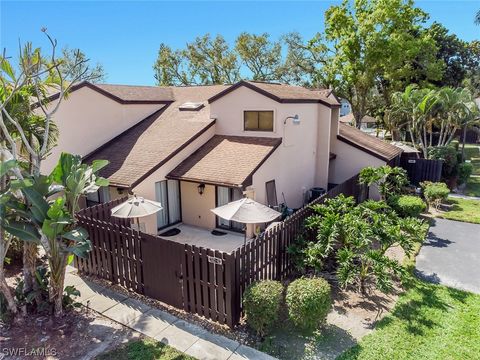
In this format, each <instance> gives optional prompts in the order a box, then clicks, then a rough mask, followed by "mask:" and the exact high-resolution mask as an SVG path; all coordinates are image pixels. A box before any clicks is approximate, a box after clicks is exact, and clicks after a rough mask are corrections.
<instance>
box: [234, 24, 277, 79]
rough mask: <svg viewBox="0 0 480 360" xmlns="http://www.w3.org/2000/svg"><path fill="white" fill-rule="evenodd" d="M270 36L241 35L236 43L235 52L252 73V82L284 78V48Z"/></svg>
mask: <svg viewBox="0 0 480 360" xmlns="http://www.w3.org/2000/svg"><path fill="white" fill-rule="evenodd" d="M269 37H270V36H269V34H267V33H264V34H261V35H255V34H249V33H246V32H243V33H241V34H240V35H239V36H238V37H237V40H236V42H235V50H236V51H237V53H238V55H239V56H240V59H241V60H242V62H243V63H244V64H245V65H246V66H247V68H248V69H249V70H250V72H251V73H252V76H251V78H252V80H260V81H272V80H279V79H280V78H281V77H282V73H281V71H282V69H283V67H282V54H281V52H282V46H281V44H280V42H278V41H274V42H272V41H270V39H269Z"/></svg>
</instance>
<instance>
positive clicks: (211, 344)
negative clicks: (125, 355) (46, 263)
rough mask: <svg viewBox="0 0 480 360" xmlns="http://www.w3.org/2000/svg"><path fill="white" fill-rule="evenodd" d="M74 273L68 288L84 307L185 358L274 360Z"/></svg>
mask: <svg viewBox="0 0 480 360" xmlns="http://www.w3.org/2000/svg"><path fill="white" fill-rule="evenodd" d="M75 272H76V270H75V269H74V268H71V267H69V269H68V272H67V275H66V278H65V286H67V285H73V286H75V287H76V288H77V289H78V290H79V291H80V294H81V295H80V298H79V299H78V301H79V302H80V303H82V304H83V305H84V306H87V307H88V308H90V309H92V310H94V311H96V312H98V313H100V314H102V315H103V316H105V317H107V318H109V319H111V320H114V321H116V322H118V323H120V324H122V325H125V326H127V327H129V328H131V329H133V330H136V331H138V332H140V333H142V334H144V335H146V336H148V337H151V338H153V339H155V340H157V341H161V342H162V343H164V344H168V345H169V346H171V347H174V348H175V349H177V350H179V351H181V352H184V353H185V354H188V355H190V356H193V357H195V358H197V359H201V360H203V359H205V360H207V359H208V360H210V359H212V360H245V359H258V360H275V358H273V357H271V356H269V355H267V354H265V353H262V352H260V351H258V350H255V349H253V348H251V347H248V346H245V345H241V344H239V343H238V342H237V341H234V340H231V339H228V338H226V337H224V336H221V335H217V334H213V333H211V332H209V331H207V330H205V329H203V328H202V327H200V326H197V325H194V324H191V323H189V322H187V321H185V320H181V319H179V318H177V317H176V316H173V315H171V314H169V313H167V312H165V311H161V310H159V309H156V308H153V307H151V306H148V305H146V304H144V303H142V302H141V301H138V300H137V299H133V298H129V297H128V296H126V295H124V294H120V293H117V292H114V291H112V290H110V289H107V288H105V287H102V286H100V285H98V284H95V283H92V282H90V281H86V280H83V279H82V278H80V277H79V276H78V275H76V274H75Z"/></svg>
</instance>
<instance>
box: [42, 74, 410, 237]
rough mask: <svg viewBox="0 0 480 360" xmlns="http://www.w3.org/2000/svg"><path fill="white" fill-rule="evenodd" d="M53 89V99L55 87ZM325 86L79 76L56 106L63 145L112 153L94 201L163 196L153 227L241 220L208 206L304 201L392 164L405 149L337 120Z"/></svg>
mask: <svg viewBox="0 0 480 360" xmlns="http://www.w3.org/2000/svg"><path fill="white" fill-rule="evenodd" d="M52 100H55V99H54V98H53V99H52ZM339 110H340V103H339V101H338V99H337V98H336V97H335V96H334V95H333V94H332V92H331V91H330V90H311V89H306V88H303V87H299V86H291V85H285V84H277V83H265V82H253V81H240V82H238V83H236V84H233V85H211V86H182V87H153V86H152V87H148V86H123V85H98V84H90V83H88V82H84V83H81V84H78V85H76V86H75V87H74V89H73V90H72V92H71V93H70V95H69V97H68V99H66V100H65V102H64V103H63V104H62V106H61V107H60V110H59V111H58V112H57V113H56V116H55V121H56V123H57V125H58V127H59V132H60V137H59V143H58V147H56V148H55V149H53V151H52V153H51V155H50V156H49V158H47V160H46V161H45V162H44V163H43V169H42V170H43V171H45V172H48V171H49V170H51V169H52V168H53V166H54V164H55V161H56V159H57V158H58V155H59V153H60V152H61V151H68V152H72V153H76V154H79V155H81V156H82V157H84V160H85V161H87V162H90V161H92V160H95V159H107V160H109V161H110V164H109V165H108V166H107V167H105V168H104V169H102V171H101V175H102V176H104V177H106V178H108V179H109V180H110V186H109V187H108V189H103V190H102V191H100V192H99V193H98V194H92V195H90V196H89V197H88V199H87V202H88V203H89V204H92V203H96V202H106V201H109V200H113V199H116V198H118V197H123V196H125V195H126V194H127V193H129V192H133V193H135V194H137V195H138V196H143V197H145V198H148V199H155V200H157V201H159V202H161V203H162V204H163V207H164V209H163V210H162V211H160V212H158V213H157V214H156V215H151V216H149V217H145V218H142V219H141V222H142V223H141V227H142V228H144V229H145V231H146V232H148V233H151V234H156V233H157V232H159V231H162V229H165V228H168V227H169V226H171V225H174V224H177V223H180V222H182V223H183V224H188V225H192V226H195V227H198V228H203V229H209V230H211V229H215V228H221V229H227V230H231V231H238V230H241V228H242V226H241V225H240V224H236V223H232V222H228V221H225V220H222V219H220V218H216V217H215V215H214V214H213V213H212V212H211V211H210V209H212V208H214V207H216V206H220V205H223V204H226V203H228V202H230V201H232V200H235V199H239V198H241V197H242V196H244V195H246V196H249V197H252V198H254V199H255V200H257V201H259V202H261V203H264V204H266V205H270V206H278V205H280V204H282V203H283V204H285V206H287V207H288V208H293V209H295V208H299V207H301V206H302V205H304V204H305V203H306V202H307V201H308V199H309V197H310V189H312V188H314V187H321V188H324V189H327V188H328V186H329V184H330V186H331V184H339V183H342V182H344V181H345V180H347V179H348V178H350V177H351V176H353V175H355V174H356V173H358V171H359V170H360V169H361V168H363V167H365V166H380V165H383V164H386V163H395V162H396V161H397V159H398V157H399V155H400V154H401V149H399V148H397V147H395V146H393V145H390V144H387V143H385V142H383V141H382V140H379V139H377V138H374V137H371V136H369V135H366V134H364V133H363V132H361V131H359V130H357V129H355V128H353V127H349V126H347V125H344V124H341V123H340V122H339Z"/></svg>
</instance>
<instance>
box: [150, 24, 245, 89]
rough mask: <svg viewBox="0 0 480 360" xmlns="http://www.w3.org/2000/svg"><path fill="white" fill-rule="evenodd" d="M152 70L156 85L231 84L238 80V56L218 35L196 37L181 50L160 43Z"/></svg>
mask: <svg viewBox="0 0 480 360" xmlns="http://www.w3.org/2000/svg"><path fill="white" fill-rule="evenodd" d="M153 69H154V71H155V78H156V80H157V83H158V85H210V84H231V83H234V82H236V81H238V80H239V78H240V70H239V64H238V56H237V54H236V53H235V51H233V50H232V49H230V47H229V45H228V44H227V42H226V41H225V39H224V38H223V37H222V36H221V35H217V36H216V37H215V38H211V37H210V35H209V34H206V35H204V36H200V37H197V38H196V39H195V40H194V41H193V42H191V43H187V46H186V48H185V49H182V50H175V51H173V50H172V49H171V48H170V47H169V46H167V45H165V44H161V45H160V49H159V53H158V58H157V60H156V62H155V64H154V66H153Z"/></svg>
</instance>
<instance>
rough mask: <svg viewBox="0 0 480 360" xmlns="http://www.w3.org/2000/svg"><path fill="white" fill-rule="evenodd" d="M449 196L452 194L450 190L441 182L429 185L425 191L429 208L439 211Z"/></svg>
mask: <svg viewBox="0 0 480 360" xmlns="http://www.w3.org/2000/svg"><path fill="white" fill-rule="evenodd" d="M448 194H450V189H449V188H448V186H447V184H445V183H441V182H437V183H429V184H427V185H426V186H425V188H424V189H423V195H424V196H425V200H427V204H428V206H434V207H435V209H438V207H439V206H440V204H441V203H442V201H444V200H446V199H447V197H448Z"/></svg>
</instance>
